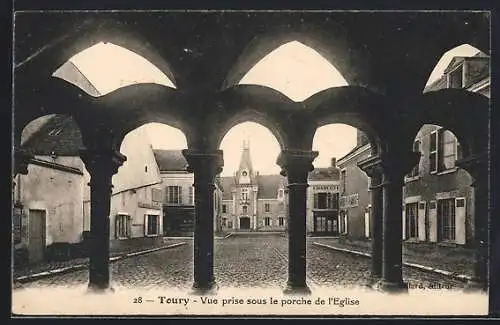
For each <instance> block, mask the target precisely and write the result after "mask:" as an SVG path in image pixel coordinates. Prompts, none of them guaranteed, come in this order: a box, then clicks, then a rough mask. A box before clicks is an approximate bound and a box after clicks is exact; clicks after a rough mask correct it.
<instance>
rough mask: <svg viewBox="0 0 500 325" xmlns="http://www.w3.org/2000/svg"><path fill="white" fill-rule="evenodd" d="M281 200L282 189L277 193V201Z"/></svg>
mask: <svg viewBox="0 0 500 325" xmlns="http://www.w3.org/2000/svg"><path fill="white" fill-rule="evenodd" d="M281 198H283V190H282V189H280V190H279V191H278V199H281Z"/></svg>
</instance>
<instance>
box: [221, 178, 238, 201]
mask: <svg viewBox="0 0 500 325" xmlns="http://www.w3.org/2000/svg"><path fill="white" fill-rule="evenodd" d="M220 183H221V185H222V190H223V192H222V199H223V200H232V199H233V196H232V194H231V188H232V187H233V186H235V185H236V183H235V178H234V176H224V177H221V178H220Z"/></svg>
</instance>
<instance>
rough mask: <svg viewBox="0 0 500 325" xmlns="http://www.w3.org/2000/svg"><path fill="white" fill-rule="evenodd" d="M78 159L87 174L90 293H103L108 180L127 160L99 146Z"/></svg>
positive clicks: (106, 284) (106, 271)
mask: <svg viewBox="0 0 500 325" xmlns="http://www.w3.org/2000/svg"><path fill="white" fill-rule="evenodd" d="M80 157H81V158H82V161H83V162H84V164H85V167H86V168H87V170H88V172H89V173H90V184H89V185H90V256H89V289H90V290H95V291H102V290H105V289H108V288H109V286H110V276H109V240H110V236H109V235H110V234H109V226H110V224H109V223H110V218H109V210H110V205H111V192H112V187H113V185H112V182H111V179H112V177H113V175H114V174H116V172H117V171H118V168H119V167H120V166H121V165H122V164H123V163H124V162H125V161H126V160H127V158H126V157H125V156H124V155H122V154H121V153H120V152H119V151H117V150H115V149H113V148H109V147H108V148H105V147H99V146H96V147H93V148H88V149H84V150H82V151H81V152H80Z"/></svg>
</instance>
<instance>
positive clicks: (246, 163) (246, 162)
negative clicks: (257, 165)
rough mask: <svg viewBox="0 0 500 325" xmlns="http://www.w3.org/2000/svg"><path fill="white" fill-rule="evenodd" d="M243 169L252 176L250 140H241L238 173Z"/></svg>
mask: <svg viewBox="0 0 500 325" xmlns="http://www.w3.org/2000/svg"><path fill="white" fill-rule="evenodd" d="M244 169H246V170H248V173H249V174H252V172H253V167H252V158H251V157H250V140H246V141H245V140H243V150H242V151H241V158H240V168H239V171H240V172H241V171H242V170H244Z"/></svg>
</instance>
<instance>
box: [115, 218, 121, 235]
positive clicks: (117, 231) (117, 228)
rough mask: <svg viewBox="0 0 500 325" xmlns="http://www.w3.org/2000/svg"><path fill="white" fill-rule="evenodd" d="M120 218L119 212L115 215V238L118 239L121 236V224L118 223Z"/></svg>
mask: <svg viewBox="0 0 500 325" xmlns="http://www.w3.org/2000/svg"><path fill="white" fill-rule="evenodd" d="M119 219H120V218H119V215H118V214H117V215H115V238H116V239H118V237H119V236H118V234H119V233H120V226H119V224H118V222H119Z"/></svg>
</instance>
